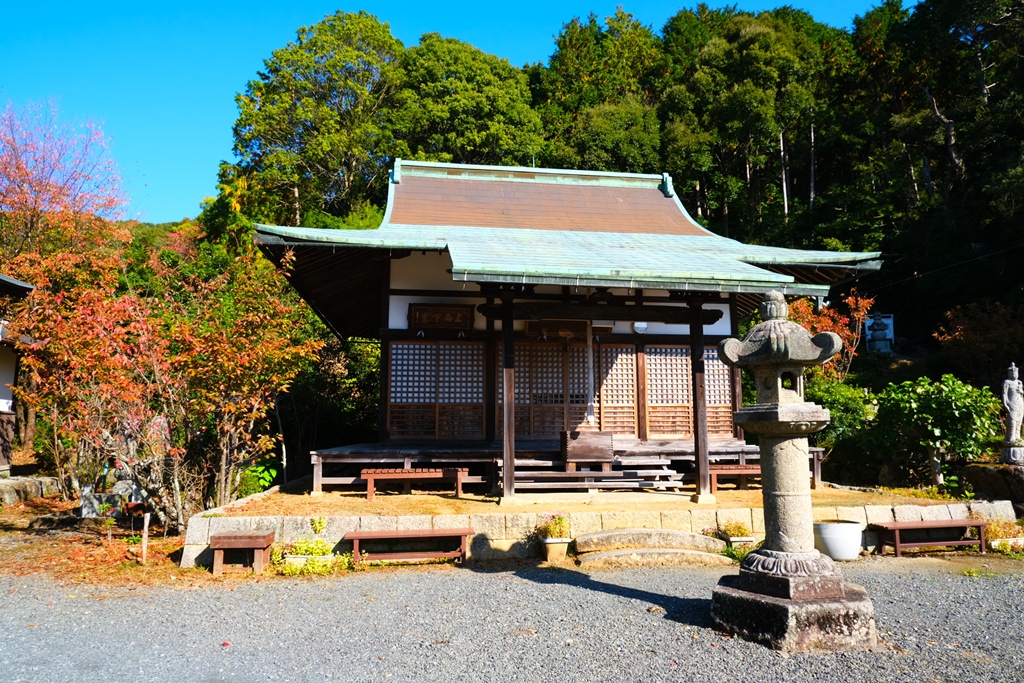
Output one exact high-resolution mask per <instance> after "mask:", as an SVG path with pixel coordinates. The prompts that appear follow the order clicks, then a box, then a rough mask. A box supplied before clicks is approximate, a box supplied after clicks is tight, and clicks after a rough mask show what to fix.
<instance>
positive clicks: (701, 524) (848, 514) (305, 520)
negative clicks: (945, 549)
mask: <svg viewBox="0 0 1024 683" xmlns="http://www.w3.org/2000/svg"><path fill="white" fill-rule="evenodd" d="M273 492H274V490H273V489H272V490H270V491H266V492H264V493H263V494H257V495H261V496H262V495H269V494H270V493H273ZM230 507H231V506H228V508H230ZM226 512H230V509H228V510H225V509H219V508H218V509H213V510H207V511H206V512H203V513H200V514H198V515H195V516H194V517H192V518H191V519H190V520H189V523H188V529H187V531H186V534H185V549H184V552H183V553H182V559H181V566H182V567H193V566H195V565H197V564H198V565H210V564H212V562H213V553H212V552H211V551H210V549H209V544H210V535H211V534H215V533H218V532H225V531H245V530H249V529H273V530H274V531H276V532H277V542H278V543H290V542H292V541H294V540H296V539H298V538H314V537H315V535H314V533H313V529H312V526H311V524H310V521H311V518H310V517H285V516H269V517H235V516H228V515H227V514H226ZM972 512H973V513H975V514H979V515H984V516H985V517H988V518H990V519H1016V517H1015V515H1014V511H1013V506H1012V505H1011V504H1010V503H1009V501H998V502H994V503H989V502H974V503H971V504H969V505H965V504H963V503H953V504H949V505H929V506H917V505H897V506H888V505H866V506H860V507H821V508H815V512H814V518H815V519H816V520H826V519H828V520H832V519H840V520H846V521H855V522H859V523H860V524H861V527H862V528H864V529H866V528H867V525H868V524H869V523H873V522H884V521H888V522H891V521H894V520H897V519H951V518H957V519H961V518H964V517H967V516H968V514H970V513H972ZM926 515H927V517H926ZM566 516H567V517H568V518H569V526H570V532H571V536H572V537H573V538H575V537H577V536H580V535H582V534H588V533H593V532H595V531H605V530H611V529H678V530H682V531H693V532H696V533H700V531H701V530H703V529H706V528H709V527H718V526H721V525H724V524H726V523H727V522H733V521H739V522H743V523H744V524H746V525H747V526H748V527H750V528H751V529H752V530H753V532H754V534H755V535H756V536H759V537H763V536H764V510H763V509H762V508H723V509H715V508H697V509H691V510H663V511H651V510H645V511H638V512H627V511H613V512H570V513H567V514H566ZM545 517H546V514H545V513H534V512H511V513H501V512H494V513H486V514H477V515H436V516H429V515H417V516H405V517H382V516H337V517H325V518H324V522H325V524H324V529H323V531H322V532H321V533H320V534H319V537H320V538H324V539H325V540H327V541H329V542H333V543H335V550H336V551H337V552H350V551H351V550H352V547H351V544H350V543H346V542H345V541H342V537H343V536H344V535H345V533H347V532H349V531H369V530H388V529H430V528H432V529H448V528H457V527H467V526H468V527H472V528H473V529H474V530H476V535H474V536H472V537H471V539H470V552H469V554H470V557H471V558H472V559H476V560H494V559H502V558H526V557H539V556H540V554H541V549H540V547H539V544H537V543H536V540H535V539H534V538H533V535H532V534H533V530H534V529H535V528H536V526H537V524H539V523H540V522H541V521H543V520H544V518H545ZM877 544H878V538H877V535H875V534H873V533H872V532H867V533H866V534H865V545H866V547H867V548H868V549H869V550H873V549H874V547H875V546H876V545H877Z"/></svg>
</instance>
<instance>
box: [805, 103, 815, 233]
mask: <svg viewBox="0 0 1024 683" xmlns="http://www.w3.org/2000/svg"><path fill="white" fill-rule="evenodd" d="M814 154H815V149H814V124H813V123H812V124H811V183H810V185H811V197H810V200H809V201H808V203H807V211H808V213H811V212H813V211H814V161H815V160H814Z"/></svg>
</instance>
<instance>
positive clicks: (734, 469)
mask: <svg viewBox="0 0 1024 683" xmlns="http://www.w3.org/2000/svg"><path fill="white" fill-rule="evenodd" d="M708 474H710V475H711V493H717V491H718V477H719V476H721V475H723V474H727V475H740V482H739V484H738V486H739V488H741V489H745V488H747V481H746V480H747V478H746V476H745V475H748V474H756V475H757V476H761V466H760V465H754V464H746V465H717V464H712V465H709V466H708Z"/></svg>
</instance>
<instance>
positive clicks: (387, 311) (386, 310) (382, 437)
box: [377, 259, 391, 443]
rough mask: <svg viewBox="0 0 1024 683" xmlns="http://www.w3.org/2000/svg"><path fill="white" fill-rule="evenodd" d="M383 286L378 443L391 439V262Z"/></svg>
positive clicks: (388, 264)
mask: <svg viewBox="0 0 1024 683" xmlns="http://www.w3.org/2000/svg"><path fill="white" fill-rule="evenodd" d="M383 271H384V273H383V277H382V280H383V283H382V284H383V286H382V287H381V293H380V405H379V406H378V407H379V412H378V415H377V441H379V442H381V443H384V442H386V441H388V440H390V438H391V431H390V425H389V424H388V420H389V418H390V411H389V410H388V404H389V403H390V401H391V339H390V337H391V332H390V328H391V260H390V259H388V260H387V261H385V262H384V268H383Z"/></svg>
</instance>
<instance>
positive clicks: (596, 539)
mask: <svg viewBox="0 0 1024 683" xmlns="http://www.w3.org/2000/svg"><path fill="white" fill-rule="evenodd" d="M627 548H645V549H654V548H676V549H685V550H699V551H703V552H706V553H719V552H722V551H723V550H725V541H723V540H722V539H720V538H712V537H710V536H704V535H703V534H695V533H692V532H689V531H679V530H676V529H611V530H608V531H595V532H594V533H591V534H583V535H581V536H578V537H576V552H577V553H580V554H583V553H594V552H607V551H611V550H621V549H627Z"/></svg>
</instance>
